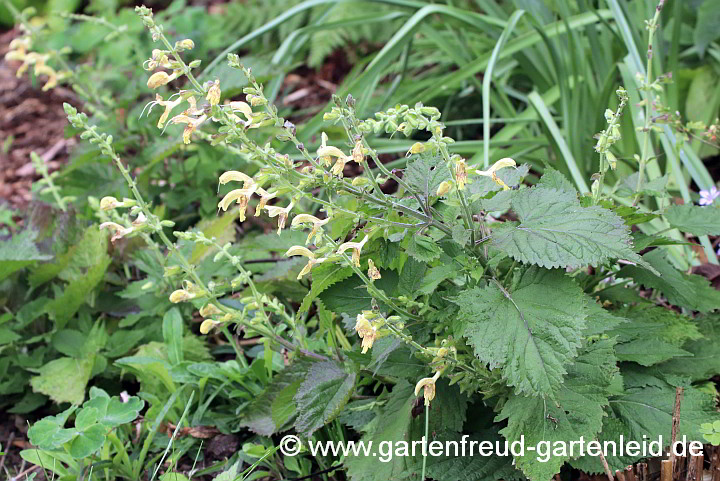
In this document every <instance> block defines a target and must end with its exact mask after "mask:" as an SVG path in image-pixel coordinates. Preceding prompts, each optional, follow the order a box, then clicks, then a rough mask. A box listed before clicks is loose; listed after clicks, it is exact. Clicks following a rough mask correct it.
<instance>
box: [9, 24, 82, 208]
mask: <svg viewBox="0 0 720 481" xmlns="http://www.w3.org/2000/svg"><path fill="white" fill-rule="evenodd" d="M17 35H18V31H17V30H16V29H15V30H10V31H8V32H5V33H3V34H0V203H3V202H7V203H9V204H10V207H12V208H13V209H23V208H24V207H26V206H27V204H28V203H29V202H30V200H31V195H30V185H31V184H32V181H33V180H34V179H36V178H37V176H36V174H35V169H34V168H33V167H32V164H31V163H30V152H32V151H35V152H36V153H37V154H38V155H40V156H41V157H42V158H43V160H45V162H46V163H47V164H48V166H49V167H50V171H53V170H57V169H58V168H59V167H60V166H61V165H62V164H63V163H64V162H66V160H67V152H68V149H67V147H68V145H69V144H71V143H72V142H74V140H73V139H67V140H65V139H64V136H63V131H64V129H65V126H66V125H67V119H66V117H65V113H64V112H63V108H62V104H63V102H68V101H71V100H74V98H75V96H74V94H73V93H72V92H71V91H70V90H68V89H66V88H63V87H60V88H56V89H53V90H52V91H50V92H43V91H41V90H40V86H39V85H33V84H32V83H31V80H30V79H29V78H28V74H27V73H26V74H25V75H23V76H22V77H20V78H17V77H16V76H15V71H16V69H17V67H18V66H19V62H7V61H5V59H4V57H5V53H6V52H7V51H8V47H9V45H10V41H11V40H12V39H13V38H14V37H15V36H17Z"/></svg>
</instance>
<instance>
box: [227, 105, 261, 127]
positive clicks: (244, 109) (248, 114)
mask: <svg viewBox="0 0 720 481" xmlns="http://www.w3.org/2000/svg"><path fill="white" fill-rule="evenodd" d="M227 105H229V106H230V110H232V111H233V112H240V113H242V114H243V115H244V116H245V118H246V119H247V122H245V121H243V120H242V119H240V117H238V116H237V115H235V114H234V113H233V114H230V115H229V117H230V118H231V119H233V120H234V121H235V122H236V123H239V122H243V123H244V124H252V122H253V111H252V107H250V106H249V105H248V104H247V103H246V102H241V101H239V100H237V101H234V102H230V103H229V104H227ZM256 127H259V125H251V126H250V128H256Z"/></svg>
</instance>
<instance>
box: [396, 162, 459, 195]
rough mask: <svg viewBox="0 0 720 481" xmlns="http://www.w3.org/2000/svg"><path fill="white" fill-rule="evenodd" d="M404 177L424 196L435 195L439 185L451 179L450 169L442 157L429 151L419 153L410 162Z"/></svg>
mask: <svg viewBox="0 0 720 481" xmlns="http://www.w3.org/2000/svg"><path fill="white" fill-rule="evenodd" d="M403 179H404V180H405V181H407V183H408V184H409V185H410V187H412V188H413V189H414V190H415V191H416V192H420V193H422V197H423V198H425V199H427V198H428V197H432V196H435V192H436V191H437V188H438V186H440V184H441V183H442V182H443V181H446V180H448V179H450V171H449V170H448V168H447V166H446V165H445V162H444V161H443V159H442V157H436V156H433V155H432V154H430V153H429V152H424V153H422V154H419V155H418V156H417V157H416V158H415V160H413V161H412V162H410V163H409V164H408V166H407V169H406V170H405V173H404V175H403Z"/></svg>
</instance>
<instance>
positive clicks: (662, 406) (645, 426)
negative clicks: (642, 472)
mask: <svg viewBox="0 0 720 481" xmlns="http://www.w3.org/2000/svg"><path fill="white" fill-rule="evenodd" d="M622 374H623V378H624V380H625V392H624V393H623V394H621V395H617V396H613V397H611V398H610V410H609V413H608V417H607V418H605V421H604V422H603V429H602V432H601V434H600V435H599V436H598V441H600V442H601V443H603V442H604V441H614V442H615V443H619V442H620V435H623V436H624V442H625V443H627V442H628V441H638V442H642V441H643V440H644V439H647V440H649V441H655V440H657V439H658V437H659V436H662V438H663V444H664V445H665V446H667V445H668V444H669V440H670V431H671V428H672V413H673V407H674V404H675V387H674V386H672V385H670V384H668V383H667V382H665V381H663V380H661V379H658V378H657V377H654V376H652V375H651V374H648V373H647V368H640V367H638V368H637V369H636V370H634V371H626V370H625V368H623V373H622ZM716 419H718V414H717V412H716V410H715V401H714V394H712V393H708V392H705V391H703V390H700V389H696V388H694V387H690V386H686V387H685V392H684V395H683V401H682V404H681V409H680V426H679V430H678V436H679V437H680V438H682V436H683V435H686V436H687V441H688V442H689V441H701V442H702V441H703V438H702V433H701V429H700V425H701V424H702V423H705V422H712V421H714V420H716ZM640 457H641V456H637V457H630V456H624V457H619V456H613V455H612V454H611V455H610V456H606V459H607V462H608V464H609V465H610V468H611V469H613V470H615V469H623V468H624V467H625V466H627V465H629V464H632V463H634V462H635V461H637V460H638V459H639V458H640ZM571 464H572V465H573V466H574V467H576V468H578V469H582V470H585V471H587V472H591V473H592V472H602V470H603V468H602V465H601V464H600V462H599V460H598V459H597V458H595V457H588V456H585V457H583V458H580V459H577V460H575V461H572V462H571Z"/></svg>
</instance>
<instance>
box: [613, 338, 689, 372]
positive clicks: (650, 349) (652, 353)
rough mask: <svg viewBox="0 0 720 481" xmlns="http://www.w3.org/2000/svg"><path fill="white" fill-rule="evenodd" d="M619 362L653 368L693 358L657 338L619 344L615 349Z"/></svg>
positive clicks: (686, 352)
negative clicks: (657, 365) (675, 359)
mask: <svg viewBox="0 0 720 481" xmlns="http://www.w3.org/2000/svg"><path fill="white" fill-rule="evenodd" d="M615 354H616V355H617V358H618V361H630V362H636V363H638V364H640V365H641V366H652V365H653V364H658V363H660V362H663V361H667V360H668V359H673V358H675V357H691V356H692V354H691V353H689V352H688V351H686V350H684V349H680V348H679V347H675V346H673V345H672V344H670V343H668V342H665V341H662V340H660V339H657V338H651V337H643V338H639V339H633V340H632V341H629V342H623V343H619V344H618V345H617V346H616V347H615Z"/></svg>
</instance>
